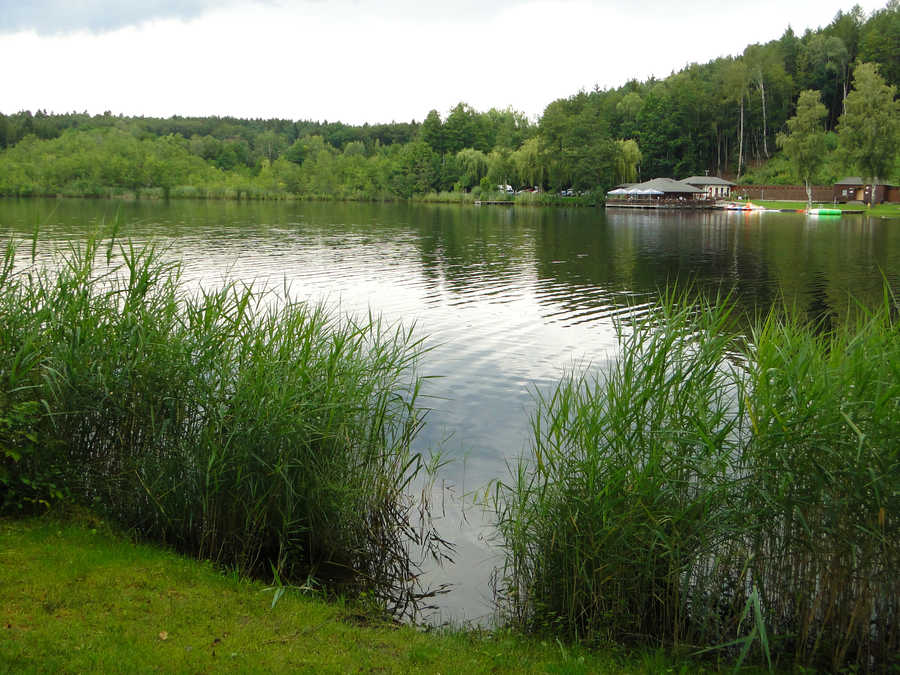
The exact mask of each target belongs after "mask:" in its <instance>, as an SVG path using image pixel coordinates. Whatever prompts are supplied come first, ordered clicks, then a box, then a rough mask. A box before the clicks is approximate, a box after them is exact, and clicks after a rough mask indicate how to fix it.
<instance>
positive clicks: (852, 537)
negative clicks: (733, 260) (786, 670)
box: [494, 293, 900, 670]
mask: <svg viewBox="0 0 900 675" xmlns="http://www.w3.org/2000/svg"><path fill="white" fill-rule="evenodd" d="M730 312H731V310H730V306H729V304H728V303H723V302H714V303H710V304H705V303H703V302H702V301H697V302H694V301H692V300H691V299H690V298H687V297H681V298H676V297H675V296H669V297H667V298H665V299H664V301H663V303H662V306H661V308H660V309H659V311H658V312H656V313H653V314H651V315H649V316H647V317H644V318H642V319H640V320H639V321H638V322H637V324H636V325H635V326H634V328H633V330H630V331H626V330H625V329H624V328H623V329H622V331H621V334H620V341H621V353H620V355H619V357H618V358H617V360H616V361H615V362H614V364H613V365H612V367H611V368H610V370H609V371H608V372H607V373H606V374H605V375H603V376H601V377H597V378H594V379H590V378H586V377H585V376H582V375H572V376H570V377H568V378H566V379H565V380H564V381H562V382H561V383H560V384H559V386H558V387H557V388H556V389H555V391H553V392H552V393H551V394H549V395H547V396H538V399H537V411H536V412H535V414H534V417H533V429H534V436H533V440H532V445H531V448H530V452H529V454H528V455H527V456H525V457H523V458H522V459H521V460H520V461H519V462H518V463H517V464H516V466H515V471H514V474H513V477H512V479H511V480H510V481H509V483H508V484H498V485H497V486H496V490H495V492H494V495H495V501H494V505H495V509H496V512H497V517H498V526H499V531H500V534H501V535H502V541H503V544H502V545H503V547H504V549H505V554H506V564H505V568H504V571H503V575H502V578H501V584H500V586H501V588H500V590H501V596H500V600H501V602H502V603H503V604H502V607H503V609H504V610H505V612H506V616H507V618H508V620H510V621H512V622H514V623H516V624H518V625H520V626H523V627H526V628H528V629H532V630H545V629H549V628H552V629H553V630H554V631H557V632H561V633H562V634H564V635H566V636H568V637H570V638H573V639H588V640H597V639H615V640H620V641H625V642H628V641H638V642H642V643H646V642H652V643H656V644H663V645H675V646H678V645H691V646H701V647H704V648H707V649H709V648H717V647H718V646H720V645H725V646H730V647H731V648H733V649H736V648H737V647H736V646H737V645H743V646H744V647H749V646H750V644H751V643H754V644H756V647H757V648H758V649H759V648H761V649H762V650H763V651H765V652H766V653H767V654H768V655H769V656H771V657H772V658H773V659H775V660H776V661H777V662H779V663H784V662H787V663H794V664H796V665H813V666H817V667H821V668H825V669H829V670H838V669H841V668H846V667H855V668H863V669H867V668H872V667H874V668H879V669H880V668H885V669H886V668H888V667H889V666H892V665H893V666H896V665H897V663H898V662H897V658H898V656H897V655H898V653H900V651H898V647H900V625H898V623H897V621H896V618H897V617H898V616H900V581H898V577H897V574H896V571H897V570H898V569H900V536H898V535H900V526H898V520H897V517H896V514H897V513H898V512H900V450H898V445H897V442H896V439H897V438H900V330H898V327H897V326H896V325H894V323H893V322H892V319H891V317H892V314H893V315H895V313H896V304H895V303H894V301H893V299H892V298H890V296H889V295H888V294H887V293H886V295H885V303H884V306H883V307H881V308H879V309H877V310H876V311H873V312H871V313H868V312H863V311H860V312H859V313H858V314H857V315H856V316H855V317H854V318H848V320H847V322H846V323H844V324H841V325H840V326H839V327H837V328H835V329H834V330H832V331H830V332H827V333H823V332H821V330H819V329H818V328H817V327H816V326H810V325H808V324H804V323H802V322H800V321H799V320H796V319H794V318H792V314H790V313H788V314H787V316H784V315H781V314H778V313H776V312H774V311H773V313H772V314H771V315H770V316H769V317H768V318H766V319H765V320H763V321H759V322H756V323H755V324H754V326H753V327H752V329H751V331H750V332H749V335H750V339H749V340H748V339H746V338H744V337H742V336H741V335H740V333H738V332H737V331H736V330H735V329H734V327H732V326H731V322H730ZM751 609H752V610H753V611H752V612H751V611H750V610H751ZM757 643H758V644H757Z"/></svg>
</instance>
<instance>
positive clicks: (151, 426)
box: [0, 240, 449, 615]
mask: <svg viewBox="0 0 900 675" xmlns="http://www.w3.org/2000/svg"><path fill="white" fill-rule="evenodd" d="M111 247H112V244H111V242H107V244H106V261H105V262H104V260H103V258H104V255H103V253H104V249H103V246H102V245H101V242H100V241H99V240H91V241H89V242H87V244H84V245H81V246H80V247H78V248H73V249H72V250H70V251H69V253H68V254H67V255H66V256H64V258H63V259H62V261H61V265H60V267H59V268H58V269H56V270H52V271H51V270H33V271H32V272H30V273H29V275H27V276H25V275H24V273H20V274H19V275H18V283H17V284H15V286H17V288H18V292H19V293H20V294H24V296H27V302H20V307H16V308H12V309H11V310H10V311H12V312H13V316H15V317H16V321H18V322H20V323H21V324H22V325H23V326H25V327H26V328H27V330H24V329H23V331H22V334H23V335H24V334H26V333H27V334H28V335H30V336H31V339H33V340H34V341H35V342H36V343H37V344H39V346H40V348H39V350H38V352H39V358H36V359H35V360H34V362H33V363H31V365H30V377H31V381H32V382H33V389H32V390H31V394H30V395H31V397H32V398H34V399H35V400H40V401H41V402H42V405H43V406H44V407H45V409H46V410H47V414H46V415H44V416H43V417H42V418H41V420H40V429H41V437H42V438H44V439H47V441H48V442H47V443H46V447H45V450H44V453H43V454H44V456H43V457H38V458H36V462H37V463H39V462H41V461H50V460H51V459H52V460H53V461H54V462H55V464H56V465H60V464H62V465H64V466H65V467H67V473H66V477H65V479H66V485H67V486H68V487H69V489H70V490H71V491H72V493H73V494H74V495H75V497H76V498H77V499H79V500H82V501H84V502H86V503H88V504H90V505H92V506H93V507H94V508H96V509H99V510H101V511H103V512H105V513H107V514H109V515H110V516H112V517H114V518H116V519H117V520H118V521H119V522H121V523H122V524H124V525H125V526H128V527H131V528H133V529H134V530H136V531H137V532H139V533H141V534H142V535H143V536H146V537H148V538H151V539H155V540H158V541H161V542H165V543H167V544H170V545H173V546H175V547H177V548H178V549H179V550H182V551H185V552H190V553H193V554H196V555H200V556H203V557H206V558H209V559H212V560H215V561H217V562H219V563H222V564H227V565H230V566H237V567H239V568H240V569H242V570H244V571H245V572H247V573H250V574H257V575H265V574H268V573H269V572H270V571H271V570H272V569H273V568H274V569H275V570H276V572H277V574H278V575H279V577H280V578H281V579H283V580H285V581H287V582H293V581H306V579H307V578H309V577H310V576H312V577H316V578H317V579H319V580H321V581H323V582H326V583H329V584H330V585H332V587H341V588H357V589H365V590H367V591H369V592H370V594H371V595H372V596H374V597H375V598H377V599H378V600H380V601H381V602H382V604H383V605H384V606H385V607H386V608H388V609H389V610H391V611H392V612H394V613H396V614H398V615H401V614H410V613H412V612H414V611H415V609H416V607H417V605H418V604H419V602H420V601H421V600H422V599H423V598H425V597H427V596H428V595H429V591H428V590H427V589H422V588H420V587H419V585H418V583H417V578H418V576H417V572H418V564H419V563H420V562H421V558H419V557H417V556H420V555H426V554H430V555H434V556H436V557H438V558H441V557H442V556H445V555H446V554H447V553H448V551H449V546H448V545H447V544H446V542H443V541H442V540H441V539H440V538H439V537H437V535H436V534H435V532H434V530H433V528H431V526H430V524H429V522H430V521H429V519H428V504H427V502H425V501H415V500H413V498H412V497H411V491H410V490H409V487H410V484H411V482H412V481H414V480H418V479H421V478H423V477H424V478H427V476H426V475H425V474H427V469H428V467H427V466H426V459H425V458H423V457H422V455H421V454H419V453H417V452H415V451H414V450H413V440H414V439H415V437H416V434H417V432H418V431H419V430H420V428H421V425H422V423H423V419H424V414H425V411H424V409H423V408H422V407H421V406H420V405H419V403H418V395H419V388H420V383H421V380H420V378H418V377H417V376H415V374H414V367H415V365H416V361H417V359H418V358H419V357H420V355H421V354H422V353H423V351H424V349H425V348H424V345H423V343H422V342H421V341H420V340H419V339H417V338H416V337H415V336H414V334H413V332H412V330H411V329H403V328H402V327H400V326H388V325H386V324H384V323H383V322H382V321H381V320H379V319H378V318H375V317H372V316H369V317H367V318H365V319H364V320H353V319H350V318H344V317H339V316H336V315H334V314H331V313H330V312H328V311H327V310H326V309H325V308H324V307H322V306H311V305H307V304H304V303H295V302H292V301H291V300H290V298H289V296H288V295H287V294H286V297H283V298H279V299H276V298H275V297H274V296H273V294H272V293H271V292H267V291H263V290H259V289H255V288H253V287H252V286H244V285H241V284H239V283H230V284H226V285H224V286H223V287H221V288H216V289H212V290H201V291H198V292H196V293H189V292H187V291H186V287H185V285H184V284H183V283H182V282H181V279H180V272H179V268H178V266H177V265H173V264H169V263H166V262H164V261H163V257H162V256H161V255H160V253H159V252H158V251H157V250H155V249H154V248H153V247H152V246H151V247H144V248H136V247H134V246H132V245H130V244H124V245H121V246H119V247H118V254H117V255H113V251H112V248H111ZM117 261H118V262H117ZM9 288H12V286H4V289H3V290H2V291H0V294H2V297H3V300H2V302H4V303H5V306H9V303H10V302H12V301H11V300H10V299H9V298H11V297H12V295H11V294H10V293H11V292H10V291H9V290H8V289H9ZM4 358H5V354H4ZM0 367H2V368H3V372H6V371H7V370H8V368H9V365H8V362H4V364H3V365H2V366H0ZM51 441H52V442H51ZM51 452H52V453H54V456H53V457H52V458H51V457H50V453H51ZM423 494H426V493H425V492H423ZM423 500H424V497H423Z"/></svg>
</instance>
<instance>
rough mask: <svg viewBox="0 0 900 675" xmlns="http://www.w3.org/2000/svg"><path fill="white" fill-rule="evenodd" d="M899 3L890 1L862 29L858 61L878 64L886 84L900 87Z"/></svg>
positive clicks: (894, 0)
mask: <svg viewBox="0 0 900 675" xmlns="http://www.w3.org/2000/svg"><path fill="white" fill-rule="evenodd" d="M897 45H900V1H898V0H890V2H888V4H887V6H886V7H885V8H884V9H882V10H880V11H878V12H875V14H873V15H872V18H871V19H869V20H868V21H867V22H866V23H865V24H864V25H863V27H862V29H861V34H860V39H859V60H860V61H865V62H874V63H877V64H878V71H879V72H880V73H881V75H882V77H884V79H885V81H886V82H887V83H888V84H893V85H900V49H897Z"/></svg>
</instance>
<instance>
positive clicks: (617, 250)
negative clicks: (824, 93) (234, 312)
mask: <svg viewBox="0 0 900 675" xmlns="http://www.w3.org/2000/svg"><path fill="white" fill-rule="evenodd" d="M117 220H118V221H119V222H121V223H122V225H121V227H120V229H119V233H118V236H119V237H120V238H129V237H130V238H133V239H135V240H136V241H146V240H157V241H159V240H166V239H169V238H180V237H189V238H190V239H192V240H193V244H194V245H196V247H197V248H198V249H199V250H201V251H202V250H204V248H205V249H206V250H209V251H214V250H216V249H222V250H224V249H228V250H229V251H232V252H233V254H234V255H244V254H245V253H252V252H253V250H254V247H257V246H265V247H266V248H267V249H268V251H269V254H270V257H271V256H275V257H279V258H281V257H282V254H284V255H285V256H286V257H285V258H284V261H283V262H284V264H285V265H287V266H290V265H292V264H298V263H297V261H298V260H300V259H301V258H297V256H294V255H292V252H297V251H300V250H303V247H305V246H306V245H307V244H308V243H310V242H312V243H314V244H315V246H319V247H324V248H327V249H331V250H334V251H336V252H340V251H341V250H342V249H344V248H347V247H348V245H350V244H352V245H353V246H364V247H365V246H368V245H369V244H371V245H373V246H374V247H375V248H370V249H369V253H370V254H371V255H372V256H375V257H377V256H378V255H381V254H382V253H383V254H385V255H399V256H400V258H402V259H403V260H405V261H406V264H407V265H408V266H409V265H411V267H410V270H413V269H416V270H417V273H418V274H420V275H421V280H422V281H423V282H424V284H425V286H426V290H430V291H433V292H435V293H436V294H438V295H439V294H443V293H450V294H453V295H458V296H463V295H470V296H473V298H474V299H472V300H471V301H473V302H474V301H479V298H478V297H475V296H482V297H493V298H495V300H496V301H499V302H504V301H506V300H507V296H506V294H507V293H508V292H512V293H516V292H520V291H521V290H522V289H523V288H524V287H528V288H529V289H533V295H534V298H535V300H536V301H537V302H538V303H539V304H540V305H541V307H542V308H543V309H542V313H543V314H544V316H546V317H557V316H558V317H561V318H562V319H563V320H564V321H565V322H567V323H572V322H577V321H594V320H597V319H599V318H602V317H603V316H604V315H606V314H609V313H614V312H616V311H617V310H619V309H622V308H624V307H627V306H628V305H629V304H630V303H634V302H636V301H637V302H640V301H641V300H642V299H643V300H649V299H650V298H652V297H653V296H655V295H656V294H657V293H658V292H659V291H661V290H663V289H665V288H666V287H668V286H669V285H670V284H672V283H673V282H676V281H677V282H678V283H680V284H683V285H686V284H688V283H693V284H694V286H695V287H696V288H697V289H698V290H700V291H701V292H704V293H708V294H710V295H713V294H715V293H718V292H721V291H725V292H727V291H731V290H733V291H734V297H735V299H736V300H737V302H738V304H739V310H740V311H741V312H742V313H746V314H752V313H754V312H756V311H765V310H767V309H768V308H769V306H771V304H772V303H773V302H778V301H780V298H781V297H782V296H783V298H784V301H785V302H786V303H787V304H788V305H789V306H795V307H796V308H798V309H800V310H802V311H804V312H806V313H807V314H808V315H809V317H810V318H811V319H813V320H816V319H819V318H822V317H832V316H833V317H841V316H843V315H845V314H846V312H847V309H848V306H849V297H850V296H851V295H852V296H853V297H855V298H857V299H859V300H860V301H862V302H864V303H867V304H873V303H876V302H878V301H879V300H880V299H881V296H882V276H881V274H882V271H883V272H884V274H885V275H886V277H887V279H888V282H889V283H890V285H891V287H892V288H893V289H894V290H895V291H896V292H898V293H900V229H898V228H896V227H893V226H892V225H891V223H890V221H887V222H881V221H876V220H867V219H864V218H862V217H853V216H849V217H844V218H841V219H835V220H828V219H824V218H822V219H818V220H816V219H811V218H807V217H806V216H804V215H801V214H740V213H724V212H678V213H674V212H669V213H649V212H646V211H643V212H641V211H615V210H612V209H611V210H609V211H608V212H604V211H602V210H596V209H554V208H520V207H482V208H472V207H465V206H463V207H461V206H458V205H419V204H405V203H395V204H360V203H333V202H326V203H319V202H301V203H298V202H236V201H205V200H185V201H172V202H169V203H163V202H159V201H136V202H127V201H107V200H102V201H84V200H65V199H63V200H3V201H2V202H0V228H2V230H3V231H4V233H10V234H13V236H14V237H15V238H17V239H19V240H27V239H28V238H29V237H30V236H31V233H32V232H33V230H34V228H35V226H36V225H37V226H39V227H40V232H41V234H40V237H41V239H42V240H43V241H46V240H57V239H58V240H66V239H73V238H75V239H77V238H80V237H84V236H87V235H88V234H89V233H91V232H94V231H98V230H99V231H100V232H103V231H107V230H108V229H110V228H111V226H112V225H113V223H115V222H116V221H117ZM304 242H306V243H304ZM298 247H299V248H298ZM340 258H341V256H340V255H337V254H336V256H335V261H338V260H339V259H340ZM370 262H371V261H370ZM385 262H386V263H387V262H388V261H387V260H385ZM279 264H281V263H279ZM326 264H328V263H326ZM335 264H339V263H337V262H335ZM351 264H352V260H351ZM375 267H377V265H375ZM266 272H268V273H273V272H275V273H278V274H280V273H281V270H260V273H261V274H262V273H266ZM284 272H286V273H289V272H290V270H289V269H287V268H286V269H285V270H284ZM635 294H637V295H638V296H639V297H638V299H637V300H635V298H634V296H635ZM644 294H646V296H645V295H644ZM495 296H496V297H495Z"/></svg>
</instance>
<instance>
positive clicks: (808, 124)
mask: <svg viewBox="0 0 900 675" xmlns="http://www.w3.org/2000/svg"><path fill="white" fill-rule="evenodd" d="M827 116H828V110H827V109H826V108H825V105H824V104H823V103H822V97H821V94H820V93H819V92H818V91H813V90H811V89H807V90H806V91H802V92H800V98H799V99H798V100H797V114H796V115H794V116H793V117H792V118H791V119H789V120H788V121H787V127H788V133H786V134H778V136H777V137H776V140H775V142H776V143H777V144H778V147H780V148H781V149H782V150H783V151H784V154H785V155H786V156H787V158H788V159H789V160H790V162H791V164H792V166H793V168H794V171H796V172H797V175H798V176H799V177H800V179H801V180H802V181H803V183H804V185H806V201H807V205H808V206H812V189H811V188H810V186H809V183H810V177H811V176H812V175H813V174H814V173H815V172H816V170H817V169H818V168H819V167H820V166H821V165H822V162H823V161H824V159H825V150H826V147H825V124H824V120H825V118H826V117H827Z"/></svg>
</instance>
